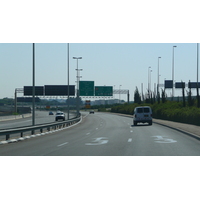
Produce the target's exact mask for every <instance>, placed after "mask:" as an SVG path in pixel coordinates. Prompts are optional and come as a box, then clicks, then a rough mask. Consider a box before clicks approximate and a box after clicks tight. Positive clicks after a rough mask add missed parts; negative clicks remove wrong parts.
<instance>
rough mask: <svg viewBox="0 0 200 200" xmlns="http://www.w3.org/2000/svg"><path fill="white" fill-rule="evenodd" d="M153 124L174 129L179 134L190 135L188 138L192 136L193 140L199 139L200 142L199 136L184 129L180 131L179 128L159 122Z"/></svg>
mask: <svg viewBox="0 0 200 200" xmlns="http://www.w3.org/2000/svg"><path fill="white" fill-rule="evenodd" d="M153 123H155V124H159V125H161V126H165V127H167V128H171V129H173V130H176V131H179V132H181V133H184V134H186V135H188V136H191V137H193V138H195V139H197V140H200V137H199V136H198V135H195V134H193V133H190V132H188V131H185V130H182V129H179V128H174V127H172V126H169V125H166V124H162V123H159V122H153Z"/></svg>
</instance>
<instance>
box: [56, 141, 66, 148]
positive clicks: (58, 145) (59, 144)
mask: <svg viewBox="0 0 200 200" xmlns="http://www.w3.org/2000/svg"><path fill="white" fill-rule="evenodd" d="M65 144H68V142H65V143H62V144H59V145H58V147H61V146H63V145H65Z"/></svg>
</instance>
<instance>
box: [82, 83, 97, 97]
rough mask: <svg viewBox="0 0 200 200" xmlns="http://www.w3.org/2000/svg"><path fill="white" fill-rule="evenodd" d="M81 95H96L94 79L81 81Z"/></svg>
mask: <svg viewBox="0 0 200 200" xmlns="http://www.w3.org/2000/svg"><path fill="white" fill-rule="evenodd" d="M79 96H94V81H79Z"/></svg>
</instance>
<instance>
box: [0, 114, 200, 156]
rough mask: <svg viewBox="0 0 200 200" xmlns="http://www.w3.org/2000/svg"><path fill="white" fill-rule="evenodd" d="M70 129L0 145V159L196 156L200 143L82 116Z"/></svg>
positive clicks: (122, 120)
mask: <svg viewBox="0 0 200 200" xmlns="http://www.w3.org/2000/svg"><path fill="white" fill-rule="evenodd" d="M83 114H84V115H83V119H82V121H81V122H80V123H79V124H78V125H76V126H73V127H71V128H68V129H65V130H60V131H57V132H54V133H50V134H48V135H44V136H41V137H35V138H31V139H27V140H24V141H20V142H16V143H9V144H3V145H0V155H1V156H199V155H200V141H199V140H197V139H195V138H192V137H190V136H187V135H185V134H183V133H181V132H178V131H175V130H173V129H170V128H167V127H164V126H161V125H157V124H153V125H152V126H149V125H143V124H141V125H138V126H133V122H132V118H130V117H124V116H118V115H114V114H107V113H95V114H88V113H83Z"/></svg>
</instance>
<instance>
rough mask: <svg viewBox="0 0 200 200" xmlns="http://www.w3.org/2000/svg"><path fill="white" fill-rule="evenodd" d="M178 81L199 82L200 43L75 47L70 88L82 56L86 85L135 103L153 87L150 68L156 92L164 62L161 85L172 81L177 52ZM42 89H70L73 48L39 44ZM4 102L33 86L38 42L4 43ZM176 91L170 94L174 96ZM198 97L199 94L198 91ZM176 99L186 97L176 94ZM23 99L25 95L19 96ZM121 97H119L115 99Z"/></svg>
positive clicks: (0, 76)
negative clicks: (17, 90) (107, 88)
mask: <svg viewBox="0 0 200 200" xmlns="http://www.w3.org/2000/svg"><path fill="white" fill-rule="evenodd" d="M174 45H176V46H177V47H176V48H175V49H174V68H175V80H176V81H181V80H182V81H184V82H186V83H187V82H188V81H189V80H190V81H196V77H197V44H196V43H70V84H71V85H75V84H76V82H75V81H76V70H75V69H76V66H77V65H76V64H77V63H76V60H74V59H72V57H73V56H81V57H82V59H81V60H79V68H81V69H83V71H81V76H82V78H81V80H88V81H95V85H96V86H104V85H106V86H114V85H115V89H119V85H122V86H121V89H128V90H129V91H130V95H131V99H130V100H133V93H134V91H135V88H136V86H137V87H138V89H139V91H140V92H141V83H143V89H144V92H145V91H146V89H147V88H148V67H149V66H151V68H152V73H151V83H152V85H151V87H152V89H153V88H154V83H156V84H157V76H158V72H157V70H158V57H161V59H159V69H160V75H161V76H160V83H164V79H165V78H166V79H168V80H170V79H171V78H172V48H173V46H174ZM35 48H36V56H35V58H36V63H35V69H36V83H35V84H36V85H37V86H43V85H51V84H52V85H64V84H67V44H66V43H36V44H35ZM0 66H1V67H0V69H1V73H0V82H1V84H0V87H1V88H0V90H1V92H0V98H4V97H9V98H10V97H13V96H14V91H15V88H23V86H30V85H32V43H1V44H0ZM170 92H171V90H169V94H170ZM194 93H196V92H195V91H194ZM175 94H176V95H179V94H181V92H180V91H178V90H176V91H175ZM19 96H21V95H19ZM115 97H116V98H118V95H116V96H115ZM121 97H122V98H124V99H125V100H126V95H122V96H121Z"/></svg>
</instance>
